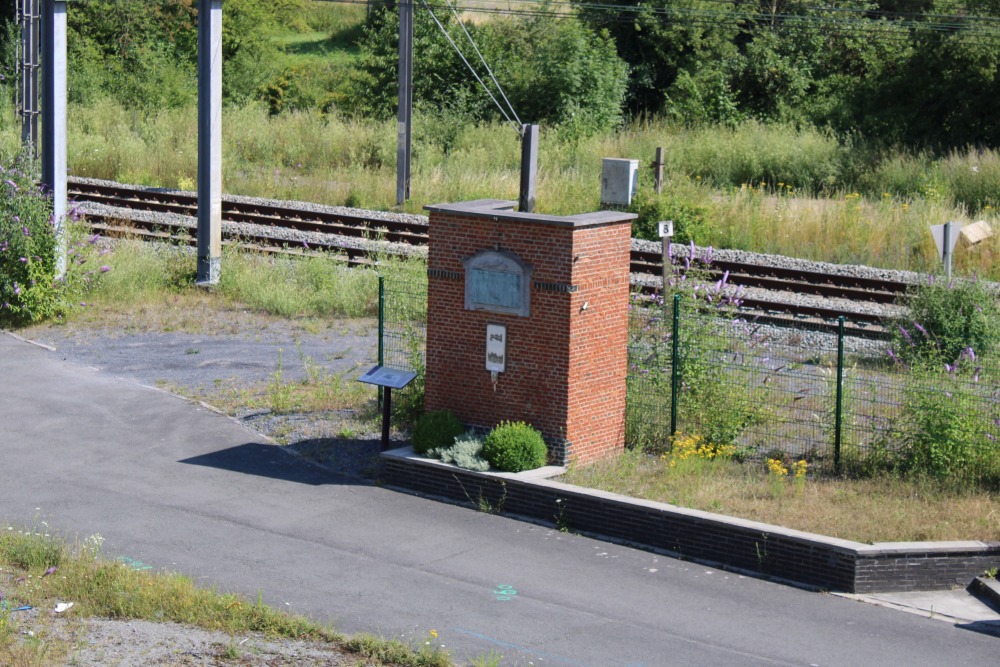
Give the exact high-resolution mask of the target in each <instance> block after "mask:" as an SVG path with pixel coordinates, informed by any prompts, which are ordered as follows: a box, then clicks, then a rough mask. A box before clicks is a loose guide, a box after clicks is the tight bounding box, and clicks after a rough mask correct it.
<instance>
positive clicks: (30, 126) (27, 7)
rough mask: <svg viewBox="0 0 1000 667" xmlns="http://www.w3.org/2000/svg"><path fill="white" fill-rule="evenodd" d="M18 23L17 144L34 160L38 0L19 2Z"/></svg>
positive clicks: (36, 101)
mask: <svg viewBox="0 0 1000 667" xmlns="http://www.w3.org/2000/svg"><path fill="white" fill-rule="evenodd" d="M20 3H21V9H20V11H19V12H18V23H20V24H21V44H20V47H21V48H20V51H21V54H20V55H21V57H20V65H21V91H20V92H21V99H20V104H19V105H18V106H19V112H20V114H21V143H22V144H23V145H24V146H25V147H26V148H27V147H29V146H30V148H31V153H32V157H34V158H35V159H36V160H37V159H38V66H39V63H38V55H39V54H38V51H39V49H38V45H39V39H38V38H39V33H40V26H39V22H40V20H41V15H40V13H39V11H38V3H39V0H20Z"/></svg>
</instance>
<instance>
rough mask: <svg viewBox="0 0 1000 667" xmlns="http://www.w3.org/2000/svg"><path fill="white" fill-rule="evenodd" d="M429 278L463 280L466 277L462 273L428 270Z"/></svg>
mask: <svg viewBox="0 0 1000 667" xmlns="http://www.w3.org/2000/svg"><path fill="white" fill-rule="evenodd" d="M427 277H428V278H443V279H444V280H461V279H462V278H463V277H464V276H463V275H462V273H461V272H460V271H446V270H444V269H427Z"/></svg>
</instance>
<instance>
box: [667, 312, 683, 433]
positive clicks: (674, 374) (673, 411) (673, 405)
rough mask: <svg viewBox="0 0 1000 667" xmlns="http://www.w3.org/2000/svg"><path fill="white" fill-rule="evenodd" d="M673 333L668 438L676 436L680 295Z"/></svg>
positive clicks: (679, 383)
mask: <svg viewBox="0 0 1000 667" xmlns="http://www.w3.org/2000/svg"><path fill="white" fill-rule="evenodd" d="M673 320H674V321H673V333H672V335H671V341H670V342H671V346H672V348H673V349H672V350H671V352H670V437H671V438H672V437H674V436H675V435H677V398H678V395H679V394H680V388H681V372H680V357H681V339H680V331H681V295H680V294H675V295H674V318H673Z"/></svg>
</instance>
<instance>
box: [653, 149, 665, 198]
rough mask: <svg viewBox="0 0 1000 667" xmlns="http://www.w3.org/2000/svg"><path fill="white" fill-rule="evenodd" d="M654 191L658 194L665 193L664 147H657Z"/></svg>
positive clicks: (654, 165)
mask: <svg viewBox="0 0 1000 667" xmlns="http://www.w3.org/2000/svg"><path fill="white" fill-rule="evenodd" d="M653 191H654V192H655V193H656V194H662V193H663V149H662V148H657V149H656V158H655V159H654V160H653Z"/></svg>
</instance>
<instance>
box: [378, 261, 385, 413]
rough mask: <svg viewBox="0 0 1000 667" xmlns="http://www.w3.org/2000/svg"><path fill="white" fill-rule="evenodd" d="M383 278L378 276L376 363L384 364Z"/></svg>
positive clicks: (379, 398) (380, 398)
mask: <svg viewBox="0 0 1000 667" xmlns="http://www.w3.org/2000/svg"><path fill="white" fill-rule="evenodd" d="M384 338H385V278H383V277H382V276H379V277H378V365H379V366H383V365H385V347H384V345H385V344H384V343H383V342H382V341H383V340H384ZM378 406H379V408H381V407H382V387H381V386H379V388H378Z"/></svg>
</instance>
